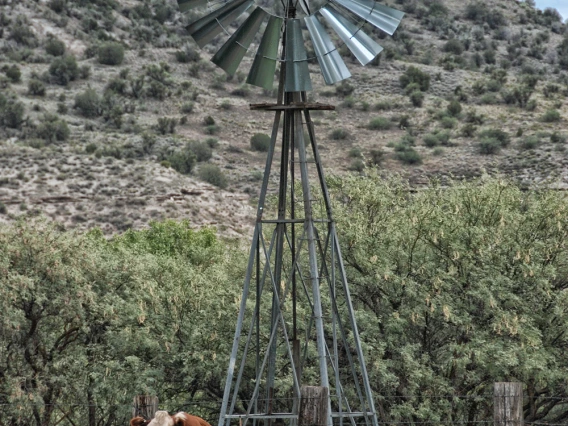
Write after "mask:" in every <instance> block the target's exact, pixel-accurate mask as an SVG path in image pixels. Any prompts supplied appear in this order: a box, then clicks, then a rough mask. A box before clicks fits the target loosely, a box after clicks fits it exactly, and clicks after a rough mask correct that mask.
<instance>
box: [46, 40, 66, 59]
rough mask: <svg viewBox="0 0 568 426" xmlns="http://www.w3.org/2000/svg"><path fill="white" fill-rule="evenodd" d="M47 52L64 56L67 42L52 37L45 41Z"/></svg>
mask: <svg viewBox="0 0 568 426" xmlns="http://www.w3.org/2000/svg"><path fill="white" fill-rule="evenodd" d="M45 53H47V54H48V55H52V56H63V55H64V54H65V43H63V42H62V41H61V40H59V39H57V38H55V37H50V38H49V39H48V40H47V41H46V43H45Z"/></svg>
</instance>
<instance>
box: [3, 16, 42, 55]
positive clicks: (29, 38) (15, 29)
mask: <svg viewBox="0 0 568 426" xmlns="http://www.w3.org/2000/svg"><path fill="white" fill-rule="evenodd" d="M8 40H14V41H15V42H16V43H18V44H21V45H23V46H26V47H31V48H33V47H36V46H37V37H36V35H35V33H34V32H33V30H32V25H31V23H30V22H29V21H28V20H27V18H26V17H25V15H23V14H20V15H18V17H17V18H16V21H15V22H14V24H13V25H12V28H11V31H10V34H9V35H8Z"/></svg>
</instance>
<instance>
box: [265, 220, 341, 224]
mask: <svg viewBox="0 0 568 426" xmlns="http://www.w3.org/2000/svg"><path fill="white" fill-rule="evenodd" d="M306 222H307V220H306V219H267V220H261V221H260V223H306ZM311 222H317V223H330V222H331V221H330V220H327V219H313V220H311Z"/></svg>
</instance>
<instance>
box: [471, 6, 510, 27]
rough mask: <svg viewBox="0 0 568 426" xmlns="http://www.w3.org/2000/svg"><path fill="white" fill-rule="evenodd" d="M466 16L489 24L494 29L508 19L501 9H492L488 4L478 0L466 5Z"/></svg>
mask: <svg viewBox="0 0 568 426" xmlns="http://www.w3.org/2000/svg"><path fill="white" fill-rule="evenodd" d="M465 17H466V19H469V20H472V21H474V22H476V23H478V24H487V25H489V27H490V28H492V29H497V28H499V27H502V26H503V25H506V24H507V20H506V19H505V16H504V15H503V13H502V12H501V11H499V10H497V9H491V8H489V7H487V5H486V4H484V3H482V2H477V1H476V2H473V3H470V4H468V5H467V6H466V11H465Z"/></svg>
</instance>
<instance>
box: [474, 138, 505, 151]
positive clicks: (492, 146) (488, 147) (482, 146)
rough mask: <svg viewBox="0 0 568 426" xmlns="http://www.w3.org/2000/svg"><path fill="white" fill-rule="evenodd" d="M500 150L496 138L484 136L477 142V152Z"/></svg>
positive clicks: (499, 143)
mask: <svg viewBox="0 0 568 426" xmlns="http://www.w3.org/2000/svg"><path fill="white" fill-rule="evenodd" d="M500 150H501V142H500V141H499V140H498V139H496V138H484V139H481V141H480V142H479V153H480V154H483V155H493V154H497V153H498V152H499V151H500Z"/></svg>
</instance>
